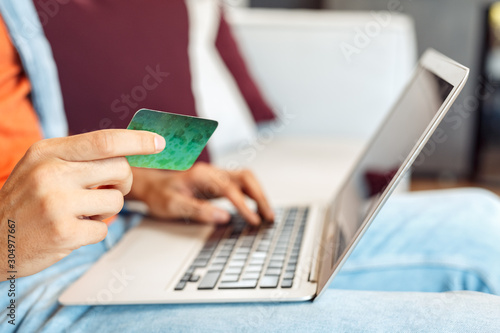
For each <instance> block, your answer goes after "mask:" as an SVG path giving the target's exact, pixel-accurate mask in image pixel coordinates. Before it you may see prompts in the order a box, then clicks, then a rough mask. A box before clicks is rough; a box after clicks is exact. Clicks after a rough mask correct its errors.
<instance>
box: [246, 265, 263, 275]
mask: <svg viewBox="0 0 500 333" xmlns="http://www.w3.org/2000/svg"><path fill="white" fill-rule="evenodd" d="M262 267H263V265H249V266H247V269H246V271H247V272H258V273H260V272H261V271H262Z"/></svg>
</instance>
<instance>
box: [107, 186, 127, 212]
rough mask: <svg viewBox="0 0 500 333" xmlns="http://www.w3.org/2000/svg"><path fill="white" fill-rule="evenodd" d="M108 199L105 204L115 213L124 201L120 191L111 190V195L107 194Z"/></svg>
mask: <svg viewBox="0 0 500 333" xmlns="http://www.w3.org/2000/svg"><path fill="white" fill-rule="evenodd" d="M108 200H109V202H108V203H107V204H108V205H109V207H111V208H112V209H113V211H114V212H116V213H118V212H119V211H120V210H121V209H122V207H123V204H124V202H125V199H124V198H123V194H122V193H121V192H120V191H113V192H111V195H110V196H109V199H108Z"/></svg>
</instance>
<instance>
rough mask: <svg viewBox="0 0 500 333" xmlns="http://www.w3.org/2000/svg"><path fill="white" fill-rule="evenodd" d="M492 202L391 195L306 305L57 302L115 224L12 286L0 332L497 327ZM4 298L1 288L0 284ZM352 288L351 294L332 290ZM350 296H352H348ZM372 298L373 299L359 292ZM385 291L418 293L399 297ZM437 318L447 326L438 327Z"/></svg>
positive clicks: (112, 237)
mask: <svg viewBox="0 0 500 333" xmlns="http://www.w3.org/2000/svg"><path fill="white" fill-rule="evenodd" d="M498 216H500V203H499V201H498V199H497V198H495V197H493V195H491V194H489V193H486V192H483V191H476V190H468V191H461V192H434V193H430V192H428V193H425V194H411V195H404V196H400V197H394V198H393V199H391V201H390V202H389V203H388V205H387V206H386V207H385V208H384V209H383V210H382V212H381V214H380V215H379V217H377V219H376V221H375V222H374V224H373V225H372V227H371V228H370V229H369V231H368V232H367V233H366V235H365V236H364V237H363V239H362V240H361V242H360V244H359V245H358V247H357V248H356V250H355V251H354V252H353V254H352V255H351V257H350V258H349V260H348V261H347V263H346V265H345V266H344V268H343V269H342V271H341V273H340V274H339V275H338V276H337V277H336V279H335V280H334V282H333V284H332V285H331V286H330V289H329V290H327V291H326V292H325V294H324V295H322V297H320V298H319V299H317V300H315V301H314V302H303V303H290V304H276V303H269V304H263V303H258V304H218V305H215V304H209V305H130V306H95V307H90V306H71V307H65V306H61V305H59V304H58V303H57V297H58V296H59V294H60V293H61V292H62V291H63V290H64V289H65V288H66V287H67V286H68V285H69V284H70V283H71V282H72V281H74V280H75V279H76V278H78V277H79V276H80V275H81V274H83V273H84V272H85V271H86V270H87V269H88V268H89V267H90V266H91V265H92V264H93V263H94V262H95V261H96V260H97V259H98V258H99V257H100V256H101V255H102V254H103V253H105V252H106V251H107V249H109V247H111V246H112V245H113V244H114V243H115V242H116V241H118V240H119V239H120V237H121V235H122V234H123V232H124V231H125V230H126V229H127V226H128V225H131V224H133V223H134V222H133V221H125V219H123V218H121V219H119V220H118V221H117V222H115V223H114V224H113V225H112V226H111V227H110V231H109V235H108V238H107V239H106V240H105V241H104V242H101V243H99V244H96V245H92V246H87V247H84V248H81V249H79V250H77V251H75V252H74V253H72V254H71V255H70V256H68V257H67V258H65V259H63V260H62V261H61V262H59V263H57V264H56V265H54V266H52V267H50V268H49V269H46V270H45V271H43V272H40V273H38V274H36V275H34V276H31V277H26V278H21V279H18V280H17V283H16V291H17V292H18V295H17V296H18V297H17V300H16V302H17V309H16V324H17V325H16V326H15V327H14V326H11V325H9V324H7V319H6V318H7V316H6V314H7V313H6V310H5V309H6V306H7V301H8V299H7V297H2V298H1V306H2V317H3V318H4V319H3V322H1V323H0V326H1V327H2V331H6V330H14V329H16V328H17V329H19V330H20V331H35V330H42V331H48V332H54V331H63V330H69V331H90V330H98V331H118V330H122V331H123V330H125V331H139V330H144V329H145V328H147V329H146V330H147V331H155V330H156V331H162V330H165V329H171V330H175V331H182V330H203V329H210V330H220V331H225V330H227V331H231V330H234V328H235V327H238V329H239V330H242V329H244V328H248V329H249V330H252V328H253V329H257V328H258V329H259V330H269V331H271V330H286V329H300V328H302V329H309V330H321V329H327V328H328V329H330V330H331V329H335V330H340V331H342V330H349V331H351V330H354V329H357V330H370V331H373V330H377V329H379V330H387V329H391V330H403V329H410V328H413V329H417V328H419V329H425V330H429V329H432V328H435V329H439V330H440V331H446V330H449V331H453V330H454V329H453V328H457V327H460V328H461V329H463V328H467V327H474V325H476V323H479V322H481V325H482V326H481V329H482V330H488V327H486V326H484V323H485V322H487V323H488V324H489V325H492V326H491V328H492V330H493V328H495V327H498V326H499V325H500V310H497V309H500V297H497V296H492V295H486V294H483V293H462V292H458V293H437V292H442V291H453V290H455V291H456V290H471V291H482V292H488V293H495V294H497V293H499V292H500V271H499V269H500V268H499V267H497V266H498V265H495V260H496V258H498V257H499V255H500V242H498V240H499V239H500V222H497V220H498ZM0 287H1V291H0V292H1V293H2V294H3V295H6V294H7V289H8V284H7V282H2V283H0ZM334 289H351V290H334ZM352 290H358V291H352ZM361 290H376V291H379V292H370V291H361ZM392 291H426V292H435V293H415V292H413V293H408V292H398V293H393V292H392ZM444 318H446V319H444Z"/></svg>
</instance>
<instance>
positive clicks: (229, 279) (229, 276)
mask: <svg viewBox="0 0 500 333" xmlns="http://www.w3.org/2000/svg"><path fill="white" fill-rule="evenodd" d="M239 278H240V276H239V275H235V274H225V275H224V276H222V279H221V282H236V281H238V280H239Z"/></svg>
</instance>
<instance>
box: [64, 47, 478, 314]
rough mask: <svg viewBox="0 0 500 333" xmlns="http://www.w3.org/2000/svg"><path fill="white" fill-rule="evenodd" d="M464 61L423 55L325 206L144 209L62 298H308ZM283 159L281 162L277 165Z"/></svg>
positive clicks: (411, 148)
mask: <svg viewBox="0 0 500 333" xmlns="http://www.w3.org/2000/svg"><path fill="white" fill-rule="evenodd" d="M468 74H469V70H468V69H467V68H466V67H464V66H462V65H460V64H458V63H457V62H455V61H453V60H451V59H449V58H447V57H445V56H443V55H442V54H440V53H438V52H437V51H434V50H428V51H426V52H425V54H424V55H423V56H422V58H421V59H420V61H419V63H418V65H417V67H416V69H415V72H414V74H413V76H412V78H411V79H410V81H409V83H408V84H407V86H406V87H405V89H404V90H403V92H402V93H401V95H400V96H399V98H398V100H397V101H396V103H395V105H394V106H393V108H392V111H391V112H390V113H389V114H388V116H387V117H386V119H385V121H384V122H383V124H382V126H381V128H380V129H379V131H378V132H377V133H376V134H375V136H374V137H373V138H372V140H371V141H370V143H369V145H368V147H367V149H366V151H365V152H364V154H363V155H362V156H361V158H360V159H359V161H358V163H357V164H356V165H355V167H354V168H353V170H352V172H351V173H350V174H349V176H348V177H347V179H345V182H344V184H343V186H342V187H341V189H340V190H339V191H338V192H337V193H336V195H334V200H333V201H331V203H330V204H329V205H328V206H327V207H322V206H321V205H315V204H312V205H302V206H293V207H283V208H278V209H276V219H275V223H263V224H262V225H261V226H260V227H251V226H249V225H247V224H245V223H244V221H243V220H242V218H241V217H240V216H238V215H234V216H233V217H232V221H231V222H230V223H229V224H228V225H225V226H210V225H199V224H195V223H182V222H175V221H154V220H152V219H150V218H148V217H144V218H143V220H142V221H141V223H140V224H139V225H138V226H137V227H135V228H132V229H131V230H130V231H128V232H127V233H126V234H125V235H124V237H123V238H122V240H121V241H120V242H119V243H118V244H117V245H116V246H115V247H113V248H112V249H111V250H110V251H109V252H107V253H106V254H105V255H104V256H102V257H101V258H100V259H99V260H98V261H97V262H96V263H95V264H94V265H93V266H92V267H91V268H90V269H89V270H88V271H87V272H86V273H85V274H84V275H83V276H81V277H80V278H79V279H78V280H77V281H76V282H74V283H73V284H72V285H70V286H69V288H68V289H66V290H65V291H64V293H63V294H62V295H61V296H60V298H59V301H60V302H61V303H62V304H65V305H84V304H87V305H103V304H151V303H216V302H290V301H307V300H314V299H315V298H316V297H318V296H320V295H321V293H322V292H323V291H324V290H325V289H326V288H327V286H328V284H329V283H330V282H331V281H332V279H333V278H334V277H335V275H336V274H337V273H338V272H339V271H340V269H341V267H342V265H343V263H344V262H345V261H346V260H347V258H348V256H349V254H350V253H351V252H352V251H353V249H354V247H355V246H356V245H357V244H358V242H359V240H360V239H361V237H362V236H363V234H364V233H365V231H366V230H367V228H368V227H369V225H370V223H371V222H372V221H373V220H374V218H375V217H376V215H377V213H378V212H379V211H380V209H381V208H382V206H383V205H384V203H385V202H386V201H387V199H388V198H389V196H390V195H391V193H392V192H393V190H394V189H395V187H396V185H397V184H398V182H399V181H400V180H401V179H402V177H403V176H404V174H405V173H406V172H407V171H408V170H409V168H410V166H411V165H412V163H413V161H414V160H415V159H416V158H417V156H418V154H419V152H420V151H421V150H422V148H423V147H424V145H425V144H426V142H427V141H428V140H429V139H430V137H431V135H432V134H433V132H434V131H435V129H436V128H437V126H438V124H439V123H440V121H441V120H442V119H443V117H444V116H445V114H446V112H447V111H448V110H449V109H450V107H451V105H452V103H453V102H454V101H455V99H456V98H457V95H458V94H459V93H460V91H461V90H462V88H463V86H464V85H465V82H466V80H467V77H468ZM284 167H286V166H284Z"/></svg>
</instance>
